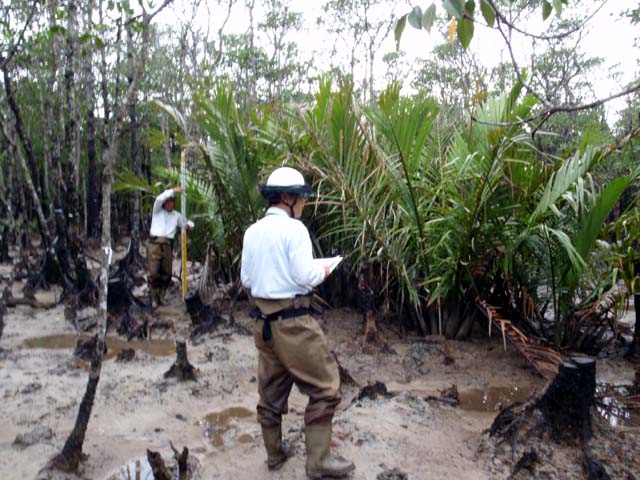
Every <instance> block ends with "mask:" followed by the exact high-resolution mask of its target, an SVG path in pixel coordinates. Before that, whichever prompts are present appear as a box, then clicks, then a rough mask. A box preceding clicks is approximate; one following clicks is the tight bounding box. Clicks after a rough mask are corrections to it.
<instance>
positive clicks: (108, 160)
mask: <svg viewBox="0 0 640 480" xmlns="http://www.w3.org/2000/svg"><path fill="white" fill-rule="evenodd" d="M170 2H171V0H165V2H164V3H163V4H162V5H161V6H160V7H159V8H158V9H157V10H156V11H155V12H154V13H153V14H148V13H147V12H146V11H145V10H143V19H142V41H141V48H140V63H139V65H138V68H137V69H136V72H135V74H134V78H133V82H131V84H130V85H129V88H128V90H127V94H126V99H127V101H129V100H130V98H131V97H132V96H134V95H135V94H136V91H137V88H138V83H139V81H140V77H141V76H142V74H143V72H144V66H145V61H146V57H147V48H148V44H149V27H150V24H151V21H152V20H153V17H154V16H155V15H156V14H157V13H159V12H160V11H161V10H162V9H163V8H164V7H166V6H167V5H168V4H169V3H170ZM143 8H144V7H143ZM124 116H125V110H124V109H123V108H121V109H119V111H118V115H116V117H115V121H114V124H113V127H112V129H111V134H110V139H109V148H108V149H107V150H105V151H104V152H103V153H102V161H103V165H104V168H103V171H102V214H103V215H102V249H101V269H100V288H99V301H98V315H97V316H98V337H97V342H96V350H95V353H94V357H93V359H92V361H91V370H90V371H89V381H88V382H87V388H86V390H85V393H84V396H83V399H82V402H81V404H80V409H79V411H78V416H77V417H76V422H75V425H74V427H73V430H72V431H71V433H70V435H69V437H68V438H67V441H66V442H65V445H64V447H63V449H62V452H60V454H58V455H57V456H56V457H55V458H54V459H53V460H52V461H51V463H50V465H49V466H50V467H52V468H56V469H59V470H62V471H65V472H75V471H77V469H78V465H79V463H80V459H81V457H82V447H83V443H84V437H85V433H86V431H87V426H88V425H89V420H90V418H91V410H92V408H93V400H94V398H95V394H96V388H97V385H98V382H99V380H100V373H101V370H102V359H103V351H104V344H105V337H106V334H107V295H108V291H107V290H108V285H109V265H110V264H111V257H112V253H113V251H112V249H111V187H112V183H113V170H114V165H115V157H116V154H117V151H118V146H119V141H118V139H119V135H120V132H121V130H122V125H123V121H124Z"/></svg>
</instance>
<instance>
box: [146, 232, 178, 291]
mask: <svg viewBox="0 0 640 480" xmlns="http://www.w3.org/2000/svg"><path fill="white" fill-rule="evenodd" d="M147 263H148V265H149V288H150V289H157V288H160V289H164V288H167V287H168V286H169V285H171V269H172V266H173V246H172V245H171V240H169V239H168V238H158V239H157V240H148V241H147Z"/></svg>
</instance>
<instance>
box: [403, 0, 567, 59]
mask: <svg viewBox="0 0 640 480" xmlns="http://www.w3.org/2000/svg"><path fill="white" fill-rule="evenodd" d="M551 1H552V4H551V3H549V2H548V1H547V0H543V1H542V6H541V11H542V19H543V20H546V19H547V18H549V16H550V15H551V13H552V11H553V10H555V12H556V15H557V16H558V17H560V16H561V15H562V9H563V6H564V5H566V4H568V0H551ZM510 3H513V2H510ZM530 3H531V2H528V3H527V5H529V4H530ZM497 4H498V5H500V2H497ZM475 7H476V2H475V1H474V0H467V1H466V2H465V0H442V10H444V12H443V13H444V14H445V17H446V18H447V20H450V21H451V22H452V23H450V25H449V28H450V29H452V28H453V29H455V33H456V34H457V37H458V40H459V41H460V43H461V44H462V45H463V46H464V48H469V45H470V44H471V40H472V39H473V33H474V24H475V22H476V21H477V18H476V9H475ZM509 8H510V7H509ZM427 12H428V15H427ZM480 12H481V14H482V17H483V18H484V20H485V22H486V23H487V25H488V26H489V27H491V28H493V27H494V26H495V22H496V17H497V16H498V15H499V12H496V10H495V9H494V8H493V7H492V6H491V5H490V4H489V2H487V1H486V0H480ZM436 15H437V9H436V4H435V3H433V4H432V5H430V6H429V7H428V8H427V9H425V12H424V15H423V13H422V8H421V7H419V6H414V7H413V8H412V10H411V12H409V13H408V14H406V15H403V16H402V17H400V18H399V19H398V20H397V23H396V29H395V39H396V47H397V48H400V39H401V38H402V33H403V32H404V29H405V26H406V23H407V20H408V21H409V25H411V26H412V27H413V28H416V29H418V30H420V29H424V30H426V31H427V32H430V31H431V27H432V26H433V23H434V21H435V17H436ZM450 31H451V30H450ZM451 35H453V33H452V34H451ZM451 41H452V42H453V36H452V37H451Z"/></svg>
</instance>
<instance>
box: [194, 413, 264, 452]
mask: <svg viewBox="0 0 640 480" xmlns="http://www.w3.org/2000/svg"><path fill="white" fill-rule="evenodd" d="M255 416H256V412H255V411H253V410H249V409H248V408H245V407H229V408H226V409H224V410H222V411H220V412H213V413H210V414H208V415H207V416H206V417H204V425H205V435H206V436H207V438H209V441H210V442H211V444H212V445H213V446H214V447H223V446H228V445H230V444H231V443H234V442H237V443H251V442H253V440H254V439H253V436H252V435H250V434H248V433H246V432H244V433H243V432H242V430H243V428H242V427H243V425H242V423H248V422H247V421H248V420H249V419H254V420H255ZM247 426H248V425H247Z"/></svg>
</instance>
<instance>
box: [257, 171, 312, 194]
mask: <svg viewBox="0 0 640 480" xmlns="http://www.w3.org/2000/svg"><path fill="white" fill-rule="evenodd" d="M259 188H260V193H262V195H263V196H264V197H265V198H267V199H269V197H271V196H273V195H274V194H280V193H281V192H287V193H291V194H297V195H310V194H312V193H313V189H312V188H311V187H310V186H309V185H307V184H306V183H305V181H304V177H303V176H302V174H301V173H300V172H299V171H297V170H296V169H295V168H291V167H280V168H277V169H275V170H274V171H273V172H272V173H271V175H269V178H268V179H267V183H265V184H261V185H260V187H259Z"/></svg>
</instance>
